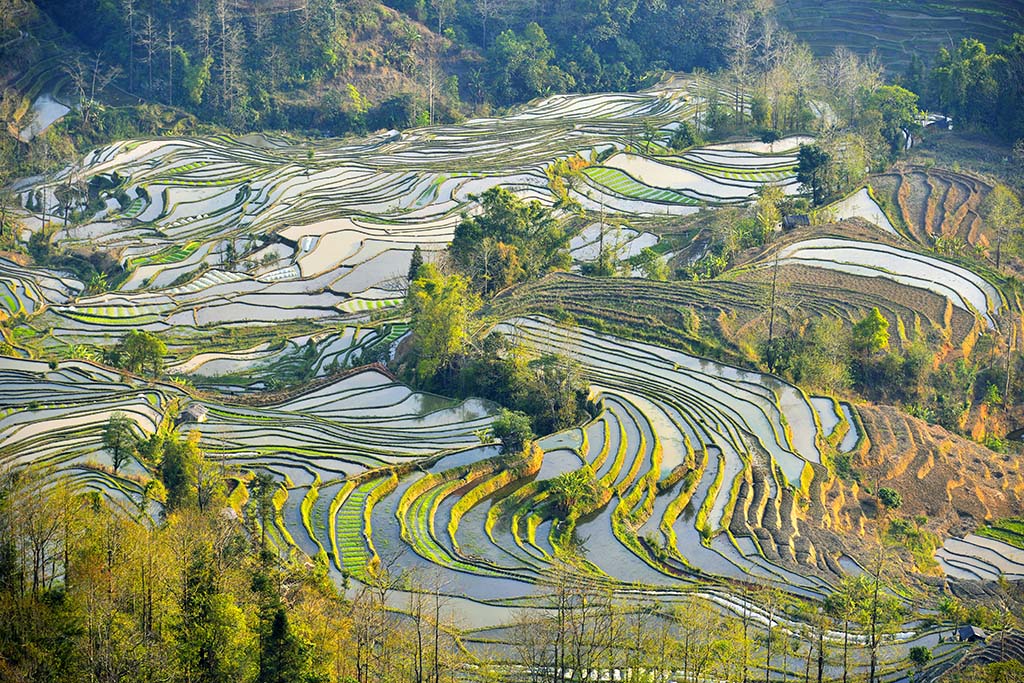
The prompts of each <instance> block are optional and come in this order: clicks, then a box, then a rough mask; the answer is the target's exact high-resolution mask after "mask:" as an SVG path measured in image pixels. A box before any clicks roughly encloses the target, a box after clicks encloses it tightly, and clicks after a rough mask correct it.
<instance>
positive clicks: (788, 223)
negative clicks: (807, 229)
mask: <svg viewBox="0 0 1024 683" xmlns="http://www.w3.org/2000/svg"><path fill="white" fill-rule="evenodd" d="M810 224H811V219H810V218H808V217H807V216H805V215H804V214H802V213H795V214H791V215H789V216H783V217H782V227H783V228H787V229H788V228H795V227H797V226H800V225H810Z"/></svg>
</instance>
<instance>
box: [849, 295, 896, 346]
mask: <svg viewBox="0 0 1024 683" xmlns="http://www.w3.org/2000/svg"><path fill="white" fill-rule="evenodd" d="M853 345H854V347H855V348H856V349H857V350H858V351H861V352H863V353H869V354H871V353H877V352H879V351H882V350H884V349H887V348H889V321H888V320H886V319H885V316H883V315H882V312H881V311H879V310H878V307H877V306H876V307H874V308H872V309H871V311H870V312H869V313H868V314H867V315H866V316H864V318H863V319H862V320H860V321H859V322H857V323H855V324H854V326H853Z"/></svg>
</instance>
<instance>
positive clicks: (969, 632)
mask: <svg viewBox="0 0 1024 683" xmlns="http://www.w3.org/2000/svg"><path fill="white" fill-rule="evenodd" d="M956 634H957V636H958V637H959V638H960V640H985V638H987V637H988V634H987V633H985V629H983V628H979V627H977V626H972V625H971V624H964V625H963V626H961V627H960V628H958V629H957V630H956Z"/></svg>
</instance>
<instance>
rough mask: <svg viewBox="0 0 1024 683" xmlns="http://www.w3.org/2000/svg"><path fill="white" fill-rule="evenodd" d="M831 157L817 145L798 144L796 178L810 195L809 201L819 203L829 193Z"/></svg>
mask: <svg viewBox="0 0 1024 683" xmlns="http://www.w3.org/2000/svg"><path fill="white" fill-rule="evenodd" d="M831 162H832V158H831V157H830V156H829V154H828V153H827V152H825V150H823V149H822V148H821V147H819V146H817V145H800V152H799V153H798V154H797V170H796V179H797V182H799V183H800V185H801V189H802V190H803V191H804V192H807V193H809V194H810V195H811V201H813V202H814V204H815V205H820V204H821V203H822V202H824V201H825V198H826V197H828V195H829V194H830V193H831V189H830V186H829V182H828V177H829V176H828V174H829V165H830V164H831Z"/></svg>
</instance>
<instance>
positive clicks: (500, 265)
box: [449, 187, 570, 297]
mask: <svg viewBox="0 0 1024 683" xmlns="http://www.w3.org/2000/svg"><path fill="white" fill-rule="evenodd" d="M480 204H481V206H482V207H483V213H482V214H480V215H479V216H474V217H472V218H467V219H466V220H464V221H462V223H460V224H459V226H458V227H457V228H456V229H455V236H454V238H453V239H452V244H451V246H450V247H449V253H450V254H451V257H452V259H453V260H454V261H455V263H456V264H457V265H458V267H459V270H460V271H461V272H462V273H464V274H465V275H466V276H467V277H469V278H470V280H471V281H472V282H473V285H474V287H475V289H476V290H477V291H479V292H480V293H481V295H482V296H485V297H487V296H491V295H493V294H495V293H496V292H499V291H501V290H503V289H505V288H507V287H509V286H511V285H514V284H516V283H518V282H522V281H524V280H526V279H532V278H537V277H539V276H541V275H543V274H545V273H547V272H549V271H551V270H562V269H567V268H568V267H569V264H570V259H569V251H568V246H569V236H568V235H567V234H566V233H565V230H564V228H563V227H562V226H561V225H559V223H558V221H556V220H555V219H554V217H553V216H552V215H551V212H550V211H549V210H548V209H545V208H544V207H543V206H542V205H541V204H540V202H537V201H532V202H524V201H523V200H521V199H519V198H518V197H516V196H515V195H514V194H512V193H511V192H510V191H508V190H506V189H504V188H500V187H497V188H493V189H490V190H487V192H485V193H483V195H481V196H480Z"/></svg>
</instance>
